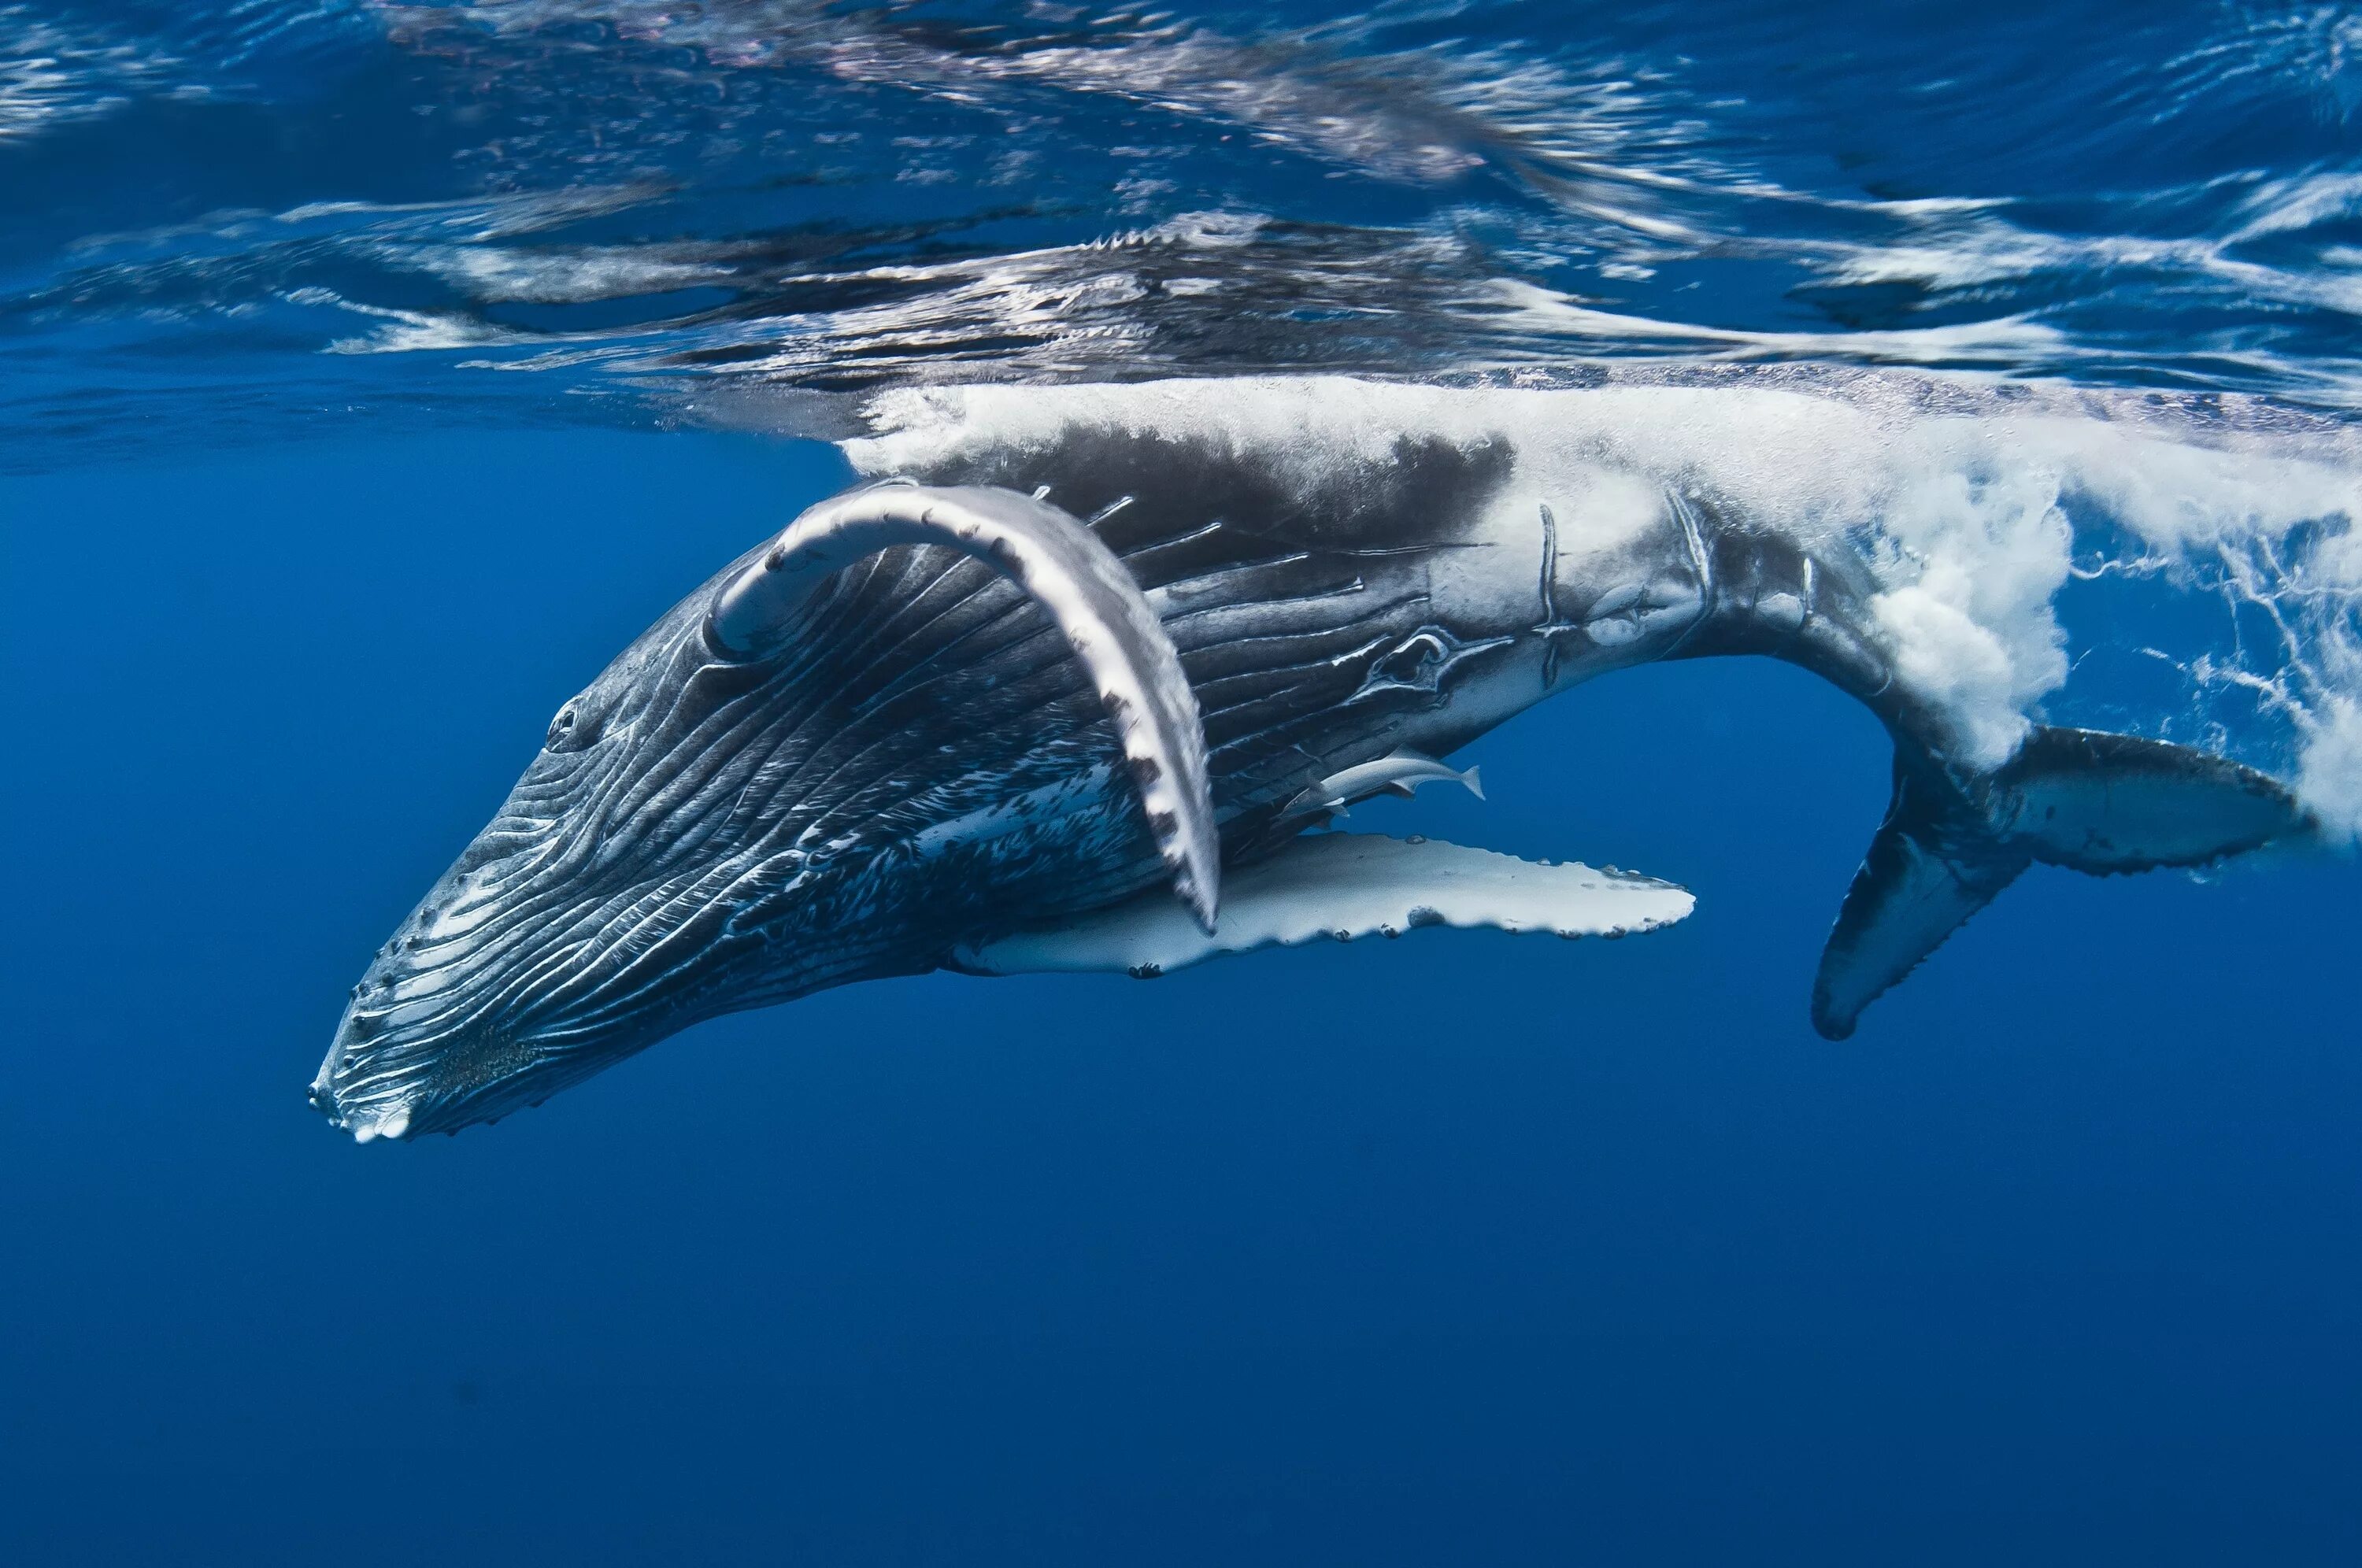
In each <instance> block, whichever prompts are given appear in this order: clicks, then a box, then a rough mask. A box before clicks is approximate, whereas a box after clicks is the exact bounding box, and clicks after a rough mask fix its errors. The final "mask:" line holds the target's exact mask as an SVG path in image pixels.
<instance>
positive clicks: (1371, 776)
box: [1280, 751, 1485, 817]
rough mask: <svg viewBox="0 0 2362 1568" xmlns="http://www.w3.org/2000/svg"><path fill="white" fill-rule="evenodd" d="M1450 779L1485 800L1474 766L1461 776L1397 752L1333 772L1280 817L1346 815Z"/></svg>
mask: <svg viewBox="0 0 2362 1568" xmlns="http://www.w3.org/2000/svg"><path fill="white" fill-rule="evenodd" d="M1446 778H1448V779H1450V780H1451V782H1453V783H1455V784H1461V785H1465V786H1466V787H1467V790H1468V792H1469V793H1470V794H1472V795H1473V796H1475V797H1476V798H1477V799H1478V800H1480V801H1481V800H1483V799H1484V798H1485V781H1484V780H1483V779H1482V778H1479V777H1478V775H1477V770H1476V769H1475V768H1473V767H1472V768H1470V769H1469V770H1468V771H1467V772H1465V773H1462V772H1461V771H1459V770H1458V769H1457V768H1452V767H1445V766H1444V765H1443V764H1442V763H1440V762H1438V761H1436V760H1435V758H1433V757H1431V756H1422V755H1420V754H1419V753H1418V752H1415V751H1397V752H1393V753H1391V754H1389V755H1387V756H1381V757H1379V758H1377V759H1376V760H1375V761H1374V762H1360V763H1355V764H1354V765H1353V766H1352V767H1348V768H1346V769H1345V770H1344V771H1343V772H1341V773H1332V774H1330V776H1329V777H1328V778H1323V779H1322V780H1320V782H1319V783H1318V784H1315V785H1313V786H1312V787H1311V788H1310V789H1308V790H1305V791H1304V792H1303V793H1301V794H1299V795H1297V797H1296V799H1294V800H1293V801H1289V802H1288V803H1287V809H1286V811H1284V812H1280V815H1281V816H1283V817H1300V816H1308V815H1310V814H1311V813H1312V812H1333V813H1334V814H1336V815H1338V816H1343V815H1345V814H1346V812H1345V808H1346V807H1348V806H1350V805H1352V804H1353V803H1354V802H1355V801H1366V800H1368V799H1369V798H1370V797H1371V796H1373V795H1400V796H1401V797H1402V798H1403V799H1404V800H1406V801H1407V800H1409V799H1410V798H1411V796H1412V795H1413V794H1414V793H1415V792H1416V791H1417V790H1418V787H1419V786H1420V785H1422V784H1432V783H1435V782H1436V781H1437V780H1439V779H1446Z"/></svg>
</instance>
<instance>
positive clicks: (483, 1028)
mask: <svg viewBox="0 0 2362 1568" xmlns="http://www.w3.org/2000/svg"><path fill="white" fill-rule="evenodd" d="M938 543H941V544H945V545H948V546H950V548H924V546H928V545H934V544H938ZM911 545H918V546H922V548H917V549H911V548H905V546H911ZM1045 622H1046V623H1047V624H1045ZM1057 631H1064V632H1065V634H1066V637H1065V640H1064V641H1063V642H1062V641H1061V640H1060V638H1059V637H1058V636H1056V635H1044V634H1045V633H1046V634H1054V633H1055V632H1057ZM1095 695H1096V697H1097V698H1098V701H1096V702H1095V701H1093V698H1094V696H1095ZM1110 731H1112V732H1113V734H1110V733H1109V732H1110ZM1126 762H1129V763H1130V764H1131V766H1130V767H1129V768H1128V769H1127V768H1126V767H1124V766H1123V764H1125V763H1126ZM1218 843H1219V840H1218V838H1217V836H1216V834H1215V831H1214V828H1213V819H1212V807H1211V804H1210V800H1209V792H1208V785H1207V781H1206V772H1205V759H1204V754H1203V750H1202V744H1201V742H1200V740H1199V732H1198V714H1197V709H1196V706H1195V701H1194V699H1193V698H1192V697H1191V696H1190V693H1189V688H1188V684H1187V679H1186V678H1185V677H1184V676H1183V674H1182V672H1181V668H1180V664H1179V659H1178V656H1177V655H1176V654H1175V652H1174V649H1173V647H1172V645H1171V644H1170V642H1169V641H1167V640H1165V638H1164V633H1163V632H1162V630H1161V628H1160V627H1159V625H1158V623H1157V621H1156V618H1155V615H1154V613H1153V612H1152V611H1151V610H1149V609H1148V607H1147V603H1146V601H1145V600H1144V599H1143V598H1142V595H1141V593H1140V591H1139V590H1138V589H1137V588H1136V587H1134V586H1132V584H1131V580H1130V579H1129V578H1128V577H1127V576H1125V574H1124V569H1123V568H1122V566H1121V565H1120V562H1118V561H1117V560H1116V558H1115V557H1114V556H1113V555H1112V554H1110V553H1109V551H1108V549H1107V547H1105V546H1104V545H1102V544H1100V543H1099V542H1098V540H1097V539H1096V537H1095V536H1092V535H1090V534H1089V533H1088V531H1087V529H1085V528H1084V526H1083V525H1081V524H1079V523H1078V522H1076V520H1075V519H1074V518H1072V517H1070V516H1068V515H1066V514H1065V513H1060V512H1058V511H1057V510H1056V509H1055V508H1053V507H1050V506H1048V505H1046V504H1045V503H1043V502H1041V501H1040V500H1039V499H1038V498H1031V499H1029V498H1027V497H1024V496H1021V495H1016V494H1012V493H1011V492H1009V491H988V490H933V491H928V490H922V489H920V488H918V487H915V486H900V487H881V488H879V489H876V490H872V491H864V492H855V493H854V494H852V495H850V496H848V497H840V498H838V499H837V500H836V501H834V502H824V503H822V505H821V506H819V507H815V508H812V509H811V511H808V512H807V513H804V514H803V515H802V516H801V517H800V518H799V519H798V520H797V522H796V523H795V524H794V525H791V526H790V528H789V531H788V533H787V534H785V535H782V536H780V539H779V541H778V542H777V543H772V544H767V545H766V546H764V547H760V548H757V549H756V550H753V551H749V552H748V553H747V554H746V555H745V556H743V557H741V558H739V559H738V560H737V561H735V562H733V563H732V564H731V565H730V566H729V567H728V568H725V569H723V571H722V572H721V573H719V574H717V575H716V576H715V577H714V578H713V579H712V580H710V581H709V582H707V583H706V584H705V585H704V586H703V587H701V588H700V589H698V590H697V591H695V592H693V593H691V594H690V596H689V597H688V598H686V599H684V600H683V601H681V602H680V603H679V604H678V605H676V606H675V607H674V608H673V609H672V610H671V611H670V612H669V613H667V614H666V615H665V616H664V617H663V619H661V620H659V621H658V622H657V624H655V625H654V626H652V627H650V628H649V629H648V630H647V631H646V633H645V634H643V635H641V636H640V637H639V638H638V639H637V640H636V641H635V642H634V643H633V644H632V645H631V646H629V647H628V648H626V649H625V650H624V652H623V654H622V655H620V656H619V657H617V658H616V659H615V660H614V661H613V663H612V664H610V665H609V666H608V667H607V668H606V669H605V670H604V671H603V672H602V674H601V675H600V676H599V678H598V679H596V680H593V681H592V682H591V683H590V686H588V687H587V688H585V689H584V690H582V691H581V692H580V693H579V694H578V695H577V696H575V697H574V698H573V699H571V700H570V701H568V702H566V703H565V704H564V705H563V706H562V707H561V708H560V709H559V710H558V712H557V715H556V716H555V717H554V718H553V719H552V720H551V721H550V723H549V726H548V730H547V733H546V735H545V736H544V739H543V745H542V748H541V751H540V754H539V755H538V756H535V758H534V760H533V762H532V764H531V765H530V766H529V767H527V768H526V769H525V771H524V777H523V778H520V779H519V780H518V781H517V784H516V787H515V788H514V790H512V791H511V792H510V795H509V798H508V801H507V802H506V803H505V804H504V805H503V806H502V808H501V810H500V812H499V814H498V815H496V816H495V817H494V818H493V819H492V821H491V823H490V824H489V825H488V826H486V827H485V829H484V830H483V831H482V832H481V833H480V834H478V835H477V836H476V839H475V841H474V842H473V843H472V844H470V845H469V846H468V847H467V849H466V851H465V852H464V853H462V854H461V855H460V856H459V857H458V860H457V861H455V862H454V863H453V864H452V866H451V867H450V869H449V870H447V871H446V872H445V873H444V874H443V876H442V877H441V878H439V879H438V880H437V881H436V884H435V886H434V887H433V888H432V889H430V890H429V891H428V893H427V895H426V897H425V899H423V900H420V902H419V904H418V906H417V908H416V909H415V910H414V911H413V912H412V914H411V915H410V917H409V918H408V919H406V920H405V921H403V922H402V925H401V927H400V928H399V929H398V930H397V931H396V932H395V933H394V935H393V937H392V940H391V941H389V942H388V943H386V944H385V945H384V946H383V947H381V949H379V951H378V953H377V955H376V956H375V958H374V959H373V960H372V961H371V962H370V966H369V968H368V970H367V972H366V974H364V976H363V977H362V979H361V982H360V984H359V985H358V986H357V987H355V988H354V989H353V992H352V997H351V1000H350V1004H349V1005H348V1007H347V1009H346V1010H345V1014H344V1017H343V1020H342V1021H341V1022H340V1023H339V1025H338V1027H337V1035H336V1039H335V1042H334V1043H333V1044H332V1045H331V1047H330V1049H329V1052H328V1055H327V1058H326V1061H325V1062H324V1063H323V1064H322V1066H321V1068H320V1072H319V1075H318V1077H316V1078H315V1081H314V1083H313V1086H312V1091H311V1092H312V1099H313V1103H314V1104H315V1106H316V1107H317V1108H318V1109H319V1110H321V1111H323V1112H324V1113H325V1114H326V1116H327V1117H328V1118H329V1119H330V1120H331V1121H334V1122H335V1123H337V1125H338V1126H340V1127H343V1128H345V1129H346V1130H348V1131H349V1132H352V1133H353V1134H354V1135H355V1136H356V1137H357V1138H359V1139H362V1140H364V1141H366V1140H370V1139H374V1138H400V1137H406V1136H414V1135H416V1134H419V1133H423V1132H450V1131H456V1130H457V1129H458V1128H459V1127H462V1126H465V1125H468V1124H469V1123H471V1122H476V1121H490V1120H493V1119H495V1118H497V1117H499V1116H501V1115H502V1114H504V1113H506V1112H507V1111H509V1110H513V1109H516V1108H517V1107H519V1106H522V1105H527V1104H535V1103H538V1102H539V1101H540V1100H542V1099H545V1098H546V1097H547V1096H548V1095H549V1094H551V1093H552V1092H554V1091H555V1090H557V1089H558V1088H563V1087H565V1086H566V1085H568V1084H569V1083H573V1082H575V1081H577V1080H579V1079H581V1078H583V1077H589V1076H590V1074H592V1073H595V1072H598V1071H599V1070H600V1069H602V1068H603V1067H605V1066H609V1065H611V1064H612V1063H613V1062H615V1061H617V1060H619V1059H621V1058H622V1057H624V1056H625V1055H630V1054H632V1053H633V1052H635V1051H638V1050H640V1049H641V1048H643V1047H645V1046H646V1045H649V1044H651V1043H655V1042H656V1041H657V1040H659V1039H661V1038H663V1037H665V1036H666V1035H668V1034H671V1033H673V1032H676V1031H678V1030H680V1029H682V1028H685V1027H687V1026H688V1025H690V1024H691V1023H695V1022H697V1021H701V1020H702V1019H706V1018H710V1017H713V1016H715V1015H717V1014H721V1013H724V1012H731V1011H735V1010H741V1009H745V1008H751V1007H759V1006H765V1005H767V1004H770V1003H773V1002H778V1001H784V1000H787V999H791V998H793V997H796V996H800V995H803V994H805V993H807V992H810V991H811V990H815V989H818V988H822V987H823V986H831V985H838V984H843V983H844V982H847V981H850V980H856V979H864V978H870V977H882V976H886V975H893V974H908V973H913V972H918V971H922V970H925V969H927V968H930V967H933V966H934V965H935V964H936V963H937V962H938V961H940V960H941V958H942V957H943V955H944V954H946V953H947V952H949V951H950V950H951V949H952V947H953V946H954V945H955V944H956V943H957V942H958V941H960V940H962V939H963V938H964V937H966V936H967V935H969V934H971V933H973V932H974V931H975V930H976V929H977V925H978V923H979V922H988V921H989V920H990V919H992V918H1007V917H1008V916H1009V915H1010V912H1011V911H1014V912H1016V913H1017V914H1020V915H1021V914H1023V913H1025V912H1027V911H1031V910H1033V909H1036V908H1038V907H1041V906H1043V905H1044V904H1045V902H1046V903H1047V904H1048V905H1053V906H1054V905H1056V904H1057V903H1058V902H1059V901H1060V900H1062V899H1063V900H1076V899H1080V900H1086V901H1087V900H1090V899H1092V898H1105V897H1109V896H1113V895H1119V894H1121V893H1125V892H1130V891H1134V890H1137V889H1139V888H1140V887H1141V886H1142V885H1144V883H1146V882H1153V880H1154V879H1155V877H1156V872H1157V867H1158V865H1159V861H1160V859H1161V860H1162V862H1163V864H1164V867H1165V869H1166V870H1167V872H1168V873H1169V874H1171V875H1172V876H1173V877H1174V878H1175V886H1176V889H1178V890H1180V891H1181V892H1182V893H1183V896H1184V898H1185V900H1187V901H1189V902H1190V904H1191V907H1192V909H1193V910H1194V911H1196V912H1197V913H1198V918H1199V919H1200V920H1201V921H1202V922H1207V923H1209V924H1210V920H1211V900H1212V897H1213V893H1214V887H1215V878H1217V877H1218V876H1219V866H1218V862H1217V861H1216V860H1215V859H1214V856H1215V855H1216V853H1217V845H1218ZM1094 866H1096V867H1100V869H1101V872H1102V874H1103V879H1104V880H1105V882H1106V886H1105V887H1099V886H1098V885H1097V884H1095V883H1094V882H1093V881H1092V877H1091V873H1090V869H1089V868H1090V867H1094ZM1078 867H1079V868H1080V869H1079V870H1078Z"/></svg>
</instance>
